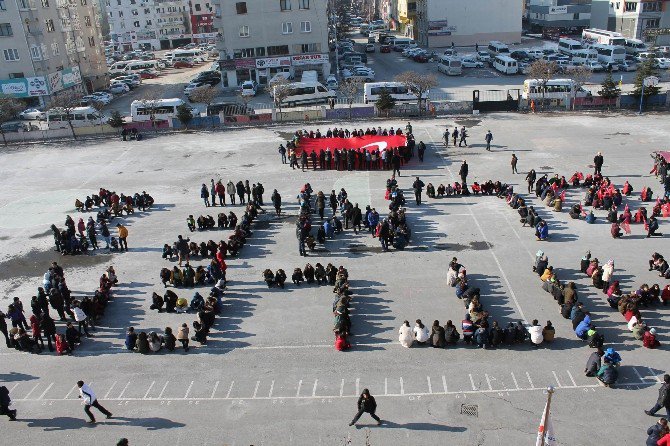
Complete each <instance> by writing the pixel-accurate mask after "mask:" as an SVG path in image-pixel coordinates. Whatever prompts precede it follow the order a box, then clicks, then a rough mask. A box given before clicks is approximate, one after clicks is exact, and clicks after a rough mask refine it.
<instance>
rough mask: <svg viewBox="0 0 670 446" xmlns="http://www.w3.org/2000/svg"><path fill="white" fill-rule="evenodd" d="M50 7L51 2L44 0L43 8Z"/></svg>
mask: <svg viewBox="0 0 670 446" xmlns="http://www.w3.org/2000/svg"><path fill="white" fill-rule="evenodd" d="M48 7H49V0H42V8H48Z"/></svg>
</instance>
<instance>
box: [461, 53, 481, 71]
mask: <svg viewBox="0 0 670 446" xmlns="http://www.w3.org/2000/svg"><path fill="white" fill-rule="evenodd" d="M461 63H462V65H463V68H484V63H483V62H480V61H478V60H477V59H475V58H474V57H472V56H468V57H464V58H462V59H461Z"/></svg>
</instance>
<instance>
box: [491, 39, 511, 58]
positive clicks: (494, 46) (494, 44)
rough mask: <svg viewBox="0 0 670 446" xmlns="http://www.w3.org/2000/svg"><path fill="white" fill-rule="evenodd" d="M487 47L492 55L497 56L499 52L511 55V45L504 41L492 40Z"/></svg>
mask: <svg viewBox="0 0 670 446" xmlns="http://www.w3.org/2000/svg"><path fill="white" fill-rule="evenodd" d="M487 49H488V50H489V54H490V55H491V57H495V56H497V55H499V54H502V55H506V56H509V47H508V46H507V45H505V44H504V43H502V42H498V41H497V40H492V41H490V42H489V46H488V47H487Z"/></svg>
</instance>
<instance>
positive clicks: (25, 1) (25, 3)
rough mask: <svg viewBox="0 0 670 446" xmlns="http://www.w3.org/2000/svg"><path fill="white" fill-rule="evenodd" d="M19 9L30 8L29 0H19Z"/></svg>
mask: <svg viewBox="0 0 670 446" xmlns="http://www.w3.org/2000/svg"><path fill="white" fill-rule="evenodd" d="M19 9H30V0H19Z"/></svg>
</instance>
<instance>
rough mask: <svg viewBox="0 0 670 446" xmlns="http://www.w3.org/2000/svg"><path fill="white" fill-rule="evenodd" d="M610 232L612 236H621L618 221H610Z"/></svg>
mask: <svg viewBox="0 0 670 446" xmlns="http://www.w3.org/2000/svg"><path fill="white" fill-rule="evenodd" d="M610 234H612V238H621V237H622V236H623V232H621V226H620V225H619V222H616V221H615V222H614V223H612V226H611V227H610Z"/></svg>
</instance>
